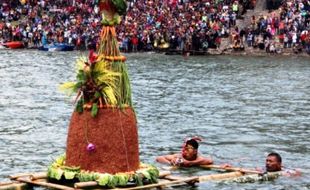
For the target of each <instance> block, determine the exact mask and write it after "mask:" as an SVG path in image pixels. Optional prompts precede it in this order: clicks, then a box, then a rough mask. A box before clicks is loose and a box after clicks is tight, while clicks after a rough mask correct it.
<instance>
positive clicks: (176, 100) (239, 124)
mask: <svg viewBox="0 0 310 190" xmlns="http://www.w3.org/2000/svg"><path fill="white" fill-rule="evenodd" d="M81 54H83V53H81V52H69V53H67V52H65V53H63V52H54V53H49V52H40V51H12V50H10V51H7V50H1V51H0V81H1V85H0V111H1V113H0V146H1V148H0V180H1V181H5V180H7V178H6V177H7V176H8V175H10V174H15V173H20V172H28V171H44V170H46V167H47V165H48V164H50V162H51V160H52V159H53V158H55V157H56V156H58V155H60V154H62V153H63V152H64V151H65V146H66V138H67V127H68V123H69V120H70V115H71V113H72V111H73V108H74V107H73V105H72V102H73V101H72V99H71V98H68V97H67V96H66V95H64V94H62V93H61V92H60V91H59V90H58V86H59V84H60V83H61V82H65V81H70V80H74V79H75V73H74V66H75V64H74V62H75V59H77V58H78V56H80V55H81ZM127 56H128V60H127V64H128V68H129V74H130V77H131V82H132V91H133V101H134V105H135V109H136V112H137V118H138V127H139V141H140V152H141V154H140V159H141V161H143V162H146V163H154V159H155V157H156V156H157V155H161V154H169V153H172V152H176V151H179V150H180V147H181V144H182V141H183V139H184V138H185V137H187V136H193V135H199V136H201V137H202V138H203V139H204V141H203V142H202V143H201V147H200V152H201V153H202V154H204V155H211V156H212V157H213V159H214V160H215V163H216V164H221V163H230V164H232V165H234V166H242V167H263V166H264V160H265V157H266V155H267V154H268V152H271V151H276V152H279V153H280V154H281V155H282V157H283V162H284V163H283V164H284V165H285V166H286V167H287V168H300V169H301V171H302V172H303V175H302V177H299V178H285V177H281V178H279V179H277V180H275V181H272V182H263V183H249V184H237V183H231V184H223V183H216V182H208V183H203V184H199V185H198V186H196V187H192V188H189V187H181V188H177V189H197V190H204V189H236V190H237V189H261V190H265V189H279V190H280V189H310V180H309V176H310V175H309V174H310V149H309V147H310V141H309V138H310V129H309V128H310V117H309V116H310V82H309V78H310V59H309V58H301V57H234V56H231V57H230V56H224V57H219V56H205V57H188V58H183V57H181V56H164V55H158V54H129V55H127ZM178 172H181V173H183V174H186V175H203V174H210V172H211V171H203V170H198V169H197V168H195V169H183V170H181V171H176V174H177V173H178ZM213 173H214V172H213Z"/></svg>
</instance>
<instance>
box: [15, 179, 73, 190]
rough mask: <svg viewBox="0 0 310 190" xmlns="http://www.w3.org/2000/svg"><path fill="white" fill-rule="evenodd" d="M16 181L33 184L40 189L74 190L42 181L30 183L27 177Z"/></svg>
mask: <svg viewBox="0 0 310 190" xmlns="http://www.w3.org/2000/svg"><path fill="white" fill-rule="evenodd" d="M16 181H19V182H24V183H28V184H33V185H38V186H42V187H48V188H54V189H60V190H74V189H75V188H72V187H69V186H65V185H59V184H54V183H49V182H46V180H45V181H42V180H33V181H32V180H31V179H30V178H27V177H19V178H17V179H16Z"/></svg>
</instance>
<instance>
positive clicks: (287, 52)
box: [155, 47, 310, 57]
mask: <svg viewBox="0 0 310 190" xmlns="http://www.w3.org/2000/svg"><path fill="white" fill-rule="evenodd" d="M155 52H156V53H163V54H165V55H183V56H207V55H232V56H234V55H236V56H264V57H265V56H303V57H310V54H309V53H307V52H305V51H298V50H296V49H293V48H286V49H281V50H280V51H278V52H272V53H271V52H266V50H261V49H259V48H253V47H250V48H244V49H243V50H241V49H233V48H231V47H226V48H223V49H208V50H206V51H193V50H191V51H187V52H184V51H181V50H168V49H167V50H158V51H155Z"/></svg>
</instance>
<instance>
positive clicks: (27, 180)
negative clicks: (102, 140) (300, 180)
mask: <svg viewBox="0 0 310 190" xmlns="http://www.w3.org/2000/svg"><path fill="white" fill-rule="evenodd" d="M236 170H237V169H236ZM253 173H254V172H249V173H248V174H250V175H248V174H246V173H245V172H242V171H232V172H227V173H220V174H211V175H202V176H191V177H181V176H175V175H171V172H170V171H161V172H160V174H159V181H158V183H155V184H148V185H143V186H126V187H117V188H114V190H137V189H152V188H165V187H172V186H180V185H194V184H195V183H198V182H206V181H219V180H229V179H236V178H239V177H242V176H251V175H253ZM256 175H257V174H256ZM10 179H11V181H9V182H2V183H1V182H0V190H25V189H29V187H32V186H41V187H46V188H52V189H60V190H73V189H84V188H88V189H90V188H93V189H107V188H104V187H101V186H98V183H97V182H96V181H89V182H77V183H75V184H74V186H73V187H72V186H66V185H60V184H56V183H51V182H49V181H48V180H47V173H46V172H37V173H21V174H16V175H12V176H10Z"/></svg>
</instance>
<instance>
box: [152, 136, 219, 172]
mask: <svg viewBox="0 0 310 190" xmlns="http://www.w3.org/2000/svg"><path fill="white" fill-rule="evenodd" d="M199 141H201V138H199V137H194V138H189V139H186V140H185V142H184V144H183V147H182V152H181V153H177V154H171V155H163V156H158V157H157V158H156V161H157V162H159V163H162V164H170V165H173V166H183V167H190V166H199V165H209V164H213V160H212V158H210V157H208V158H206V157H204V156H202V155H200V154H199V153H198V147H199V143H198V142H199Z"/></svg>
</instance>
